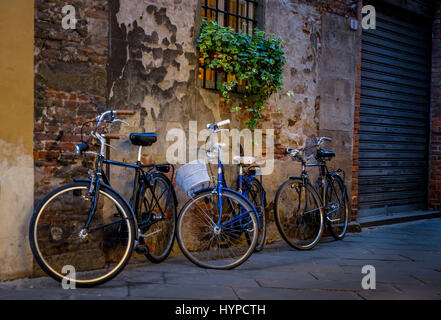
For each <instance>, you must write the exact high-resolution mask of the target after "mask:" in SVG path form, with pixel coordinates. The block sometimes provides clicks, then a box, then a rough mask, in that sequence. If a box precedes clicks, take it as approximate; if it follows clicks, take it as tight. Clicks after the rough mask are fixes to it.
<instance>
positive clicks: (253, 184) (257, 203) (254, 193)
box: [246, 178, 266, 252]
mask: <svg viewBox="0 0 441 320" xmlns="http://www.w3.org/2000/svg"><path fill="white" fill-rule="evenodd" d="M246 188H247V189H248V192H247V198H248V200H250V202H251V203H252V204H253V205H254V207H255V208H256V211H257V213H258V214H259V223H260V227H259V236H258V238H257V245H256V248H255V249H254V251H255V252H260V251H262V249H263V246H264V244H265V238H266V213H265V208H266V198H265V190H264V189H263V186H262V184H261V183H260V181H259V180H257V179H256V178H253V179H252V180H251V181H250V182H249V183H248V184H247V185H246Z"/></svg>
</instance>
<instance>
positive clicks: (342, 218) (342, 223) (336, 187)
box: [326, 179, 349, 240]
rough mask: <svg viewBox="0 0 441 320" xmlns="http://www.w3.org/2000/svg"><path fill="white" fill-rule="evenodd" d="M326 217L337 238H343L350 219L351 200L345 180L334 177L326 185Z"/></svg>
mask: <svg viewBox="0 0 441 320" xmlns="http://www.w3.org/2000/svg"><path fill="white" fill-rule="evenodd" d="M326 201H327V213H326V219H327V222H328V225H329V227H330V230H331V233H332V235H333V236H334V238H336V239H338V240H339V239H342V238H343V237H344V235H345V233H346V229H347V226H348V220H349V200H348V198H347V194H346V191H345V190H344V185H343V182H341V181H339V180H337V179H332V180H330V181H329V183H328V184H327V186H326Z"/></svg>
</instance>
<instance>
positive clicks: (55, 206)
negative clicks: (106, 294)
mask: <svg viewBox="0 0 441 320" xmlns="http://www.w3.org/2000/svg"><path fill="white" fill-rule="evenodd" d="M88 188H89V183H88V182H76V183H72V184H68V185H64V186H61V187H59V188H57V189H55V190H54V191H52V192H51V193H49V194H48V195H47V196H46V197H45V198H44V199H43V200H42V201H40V203H39V204H38V205H37V207H36V209H35V211H34V214H33V216H32V219H31V223H30V229H29V240H30V245H31V249H32V253H33V255H34V257H35V259H36V261H37V262H38V264H39V265H40V267H41V268H42V269H43V271H44V272H46V273H47V274H48V275H49V276H51V277H52V278H54V279H55V280H57V281H62V280H63V278H64V279H65V280H67V281H69V282H74V283H75V285H76V286H78V287H92V286H96V285H99V284H102V283H104V282H106V281H109V280H110V279H112V278H113V277H115V276H116V275H117V274H118V273H119V272H120V271H121V270H122V269H123V268H124V267H125V265H126V264H127V262H128V261H129V259H130V256H131V253H132V249H133V244H134V240H135V228H134V222H133V216H132V214H131V212H130V208H129V207H128V205H127V203H126V202H125V201H124V200H123V199H122V198H120V196H119V195H118V194H117V193H115V192H114V191H112V189H110V188H108V187H106V186H103V185H101V186H100V190H99V197H98V201H97V206H96V212H95V214H94V216H93V218H92V220H91V223H90V225H89V230H88V232H87V233H83V234H81V231H82V229H83V226H84V224H85V222H86V220H87V218H88V216H89V212H90V208H91V206H92V202H93V201H92V199H91V198H89V197H88V196H87V193H88ZM66 270H68V271H66ZM66 273H69V274H66Z"/></svg>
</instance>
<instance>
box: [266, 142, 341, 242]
mask: <svg viewBox="0 0 441 320" xmlns="http://www.w3.org/2000/svg"><path fill="white" fill-rule="evenodd" d="M314 140H315V142H314V145H313V146H309V147H307V148H303V149H300V150H298V149H293V148H287V149H286V152H287V154H289V155H290V156H291V157H292V158H293V160H296V161H300V162H301V164H302V174H301V176H299V177H290V178H289V179H288V180H286V181H285V182H283V183H282V185H281V186H280V187H279V189H278V190H277V193H276V197H275V200H274V217H275V221H276V225H277V228H278V230H279V232H280V234H281V236H282V238H283V239H284V240H285V241H286V242H287V243H288V244H289V245H290V246H292V247H293V248H296V249H299V250H308V249H312V248H313V247H314V246H316V245H317V243H318V242H319V241H320V239H321V237H322V234H323V230H324V227H325V223H324V221H325V220H326V225H327V226H328V227H329V229H330V231H331V234H332V235H333V237H334V238H335V239H343V237H344V235H345V233H346V230H347V226H348V219H349V199H348V195H347V191H346V186H345V183H344V171H343V169H341V168H339V169H337V170H333V171H330V170H329V169H328V167H327V165H326V162H327V161H328V160H330V159H332V158H333V157H334V156H335V153H334V152H332V151H326V150H324V149H323V148H322V145H323V143H324V142H325V141H331V139H330V138H327V137H321V138H314ZM308 148H309V149H310V148H315V149H316V151H315V159H316V160H317V161H316V162H314V163H308V153H309V152H310V150H309V151H308ZM312 166H315V167H319V168H320V170H319V174H320V175H319V178H318V179H317V182H318V183H317V186H314V185H313V184H312V183H311V182H310V180H309V177H308V173H307V171H306V167H312Z"/></svg>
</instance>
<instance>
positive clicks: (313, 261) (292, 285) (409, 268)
mask: <svg viewBox="0 0 441 320" xmlns="http://www.w3.org/2000/svg"><path fill="white" fill-rule="evenodd" d="M364 265H372V266H374V267H375V270H376V289H375V290H364V289H363V288H362V286H361V281H362V278H363V277H364V276H365V274H362V273H361V269H362V267H363V266H364ZM0 299H73V300H76V299H296V300H297V299H326V300H328V299H359V300H360V299H438V300H441V219H440V218H438V219H430V220H421V221H416V222H409V223H402V224H396V225H389V226H380V227H372V228H365V229H363V231H362V232H361V233H350V234H348V235H347V236H346V237H345V239H343V240H342V241H334V240H332V239H330V238H325V239H323V240H322V242H321V243H320V244H319V245H318V246H316V247H315V248H314V249H313V250H311V251H296V250H294V249H291V248H290V247H288V246H287V245H286V244H285V243H284V242H282V241H281V242H278V243H275V244H272V245H268V246H267V247H266V248H265V249H264V251H262V252H261V253H256V254H253V255H252V256H251V258H250V259H249V260H248V261H246V262H245V263H244V264H243V265H241V266H239V267H238V268H236V269H233V270H227V271H218V270H204V269H201V268H198V267H196V266H194V265H193V264H191V263H190V262H189V261H187V260H186V259H185V257H183V256H182V255H178V256H174V257H170V258H169V259H167V260H166V262H163V263H161V264H158V265H153V264H151V263H149V262H145V263H137V264H131V265H129V266H127V267H126V269H125V270H123V271H122V273H121V274H120V275H118V276H117V277H116V278H115V279H114V280H112V281H110V282H108V283H106V284H104V285H102V286H100V287H97V288H92V289H75V290H63V289H62V288H61V286H60V284H58V283H57V282H55V281H54V280H52V279H50V278H37V279H22V280H16V281H10V282H3V283H0Z"/></svg>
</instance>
